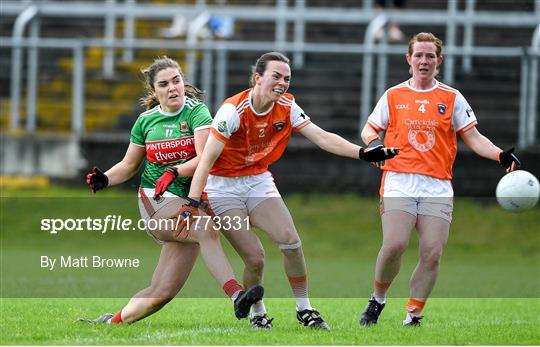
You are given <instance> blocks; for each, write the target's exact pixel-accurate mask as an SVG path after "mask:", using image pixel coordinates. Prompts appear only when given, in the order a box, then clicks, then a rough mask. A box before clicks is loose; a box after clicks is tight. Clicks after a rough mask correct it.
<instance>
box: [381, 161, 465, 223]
mask: <svg viewBox="0 0 540 347" xmlns="http://www.w3.org/2000/svg"><path fill="white" fill-rule="evenodd" d="M380 193H381V201H380V211H381V214H383V213H385V212H387V211H391V210H400V211H405V212H407V213H410V214H412V215H414V216H417V215H419V214H420V215H427V216H435V217H439V218H442V219H445V220H447V221H448V222H452V212H453V209H454V190H453V189H452V182H450V180H442V179H438V178H434V177H430V176H426V175H420V174H408V173H400V172H392V171H385V172H384V173H383V177H382V182H381V192H380Z"/></svg>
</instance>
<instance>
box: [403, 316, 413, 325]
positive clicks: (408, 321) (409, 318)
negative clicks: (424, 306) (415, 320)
mask: <svg viewBox="0 0 540 347" xmlns="http://www.w3.org/2000/svg"><path fill="white" fill-rule="evenodd" d="M410 322H412V316H411V314H410V313H407V317H405V319H404V320H403V325H406V324H409V323H410Z"/></svg>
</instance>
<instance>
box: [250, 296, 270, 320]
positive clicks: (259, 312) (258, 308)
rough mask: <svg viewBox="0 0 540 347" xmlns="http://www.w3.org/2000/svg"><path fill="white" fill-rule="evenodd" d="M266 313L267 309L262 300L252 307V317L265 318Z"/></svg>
mask: <svg viewBox="0 0 540 347" xmlns="http://www.w3.org/2000/svg"><path fill="white" fill-rule="evenodd" d="M265 313H266V307H264V302H263V301H262V300H259V301H257V302H256V303H254V304H253V305H251V313H250V314H249V315H250V317H257V316H264V315H265Z"/></svg>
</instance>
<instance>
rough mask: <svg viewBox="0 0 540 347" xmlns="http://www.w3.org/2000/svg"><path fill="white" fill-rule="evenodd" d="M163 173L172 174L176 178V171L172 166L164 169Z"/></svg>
mask: <svg viewBox="0 0 540 347" xmlns="http://www.w3.org/2000/svg"><path fill="white" fill-rule="evenodd" d="M165 171H169V172H170V173H172V174H173V175H174V177H175V178H176V177H178V170H177V169H176V168H175V167H174V166H169V167H168V168H166V169H165Z"/></svg>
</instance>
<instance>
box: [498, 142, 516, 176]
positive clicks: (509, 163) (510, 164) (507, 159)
mask: <svg viewBox="0 0 540 347" xmlns="http://www.w3.org/2000/svg"><path fill="white" fill-rule="evenodd" d="M499 163H500V164H501V165H502V166H503V167H504V168H505V169H506V172H510V171H514V170H515V169H517V168H518V167H520V166H521V162H520V161H519V159H518V158H517V157H516V155H515V154H514V147H512V148H510V149H507V150H506V151H502V152H501V153H499Z"/></svg>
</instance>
